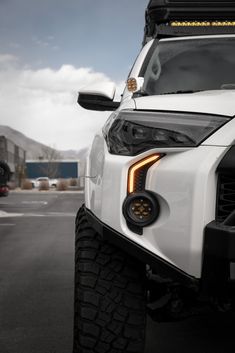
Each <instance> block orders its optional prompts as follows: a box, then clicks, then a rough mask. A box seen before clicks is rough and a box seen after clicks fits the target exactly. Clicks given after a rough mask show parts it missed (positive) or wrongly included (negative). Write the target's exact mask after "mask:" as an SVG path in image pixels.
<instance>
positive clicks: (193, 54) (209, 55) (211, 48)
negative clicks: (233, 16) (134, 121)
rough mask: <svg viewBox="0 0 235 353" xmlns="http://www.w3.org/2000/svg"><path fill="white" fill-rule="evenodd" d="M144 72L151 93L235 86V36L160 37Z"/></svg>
mask: <svg viewBox="0 0 235 353" xmlns="http://www.w3.org/2000/svg"><path fill="white" fill-rule="evenodd" d="M151 51H152V53H151ZM140 76H142V77H144V87H143V91H144V93H145V94H147V95H155V94H167V93H182V92H186V93H187V92H188V93H190V92H194V91H201V90H203V91H204V90H220V89H228V88H232V89H235V38H232V37H230V38H224V37H223V38H218V37H217V38H205V39H203V38H199V39H186V40H177V41H162V42H157V40H156V41H155V42H154V44H153V46H152V49H150V59H149V57H148V58H147V60H146V63H145V64H144V65H143V68H142V70H141V73H140Z"/></svg>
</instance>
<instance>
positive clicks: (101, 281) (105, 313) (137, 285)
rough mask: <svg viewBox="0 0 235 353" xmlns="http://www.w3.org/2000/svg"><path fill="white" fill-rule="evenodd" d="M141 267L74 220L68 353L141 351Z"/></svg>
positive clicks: (81, 220) (82, 220)
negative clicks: (71, 337) (71, 340)
mask: <svg viewBox="0 0 235 353" xmlns="http://www.w3.org/2000/svg"><path fill="white" fill-rule="evenodd" d="M145 325H146V290H145V266H144V265H143V264H140V263H138V261H136V260H133V259H132V258H130V256H128V255H126V254H125V253H124V252H122V251H120V250H119V249H117V248H115V247H114V246H112V245H110V244H108V243H107V242H104V241H102V239H101V238H100V236H99V235H98V233H96V232H95V231H94V229H93V228H91V226H90V225H89V223H88V221H87V218H86V215H85V212H84V208H83V207H82V208H81V209H80V210H79V212H78V214H77V218H76V245H75V310H74V350H73V353H96V352H97V353H124V352H125V353H144V341H145Z"/></svg>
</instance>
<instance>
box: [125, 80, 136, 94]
mask: <svg viewBox="0 0 235 353" xmlns="http://www.w3.org/2000/svg"><path fill="white" fill-rule="evenodd" d="M127 89H128V91H129V92H136V91H137V89H138V84H137V80H136V79H135V78H134V77H130V78H128V80H127Z"/></svg>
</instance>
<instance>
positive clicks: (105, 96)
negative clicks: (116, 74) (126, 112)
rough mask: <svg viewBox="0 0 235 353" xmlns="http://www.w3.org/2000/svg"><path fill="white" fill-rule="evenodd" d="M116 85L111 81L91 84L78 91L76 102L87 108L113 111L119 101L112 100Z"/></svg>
mask: <svg viewBox="0 0 235 353" xmlns="http://www.w3.org/2000/svg"><path fill="white" fill-rule="evenodd" d="M115 92H116V87H115V85H114V84H113V83H112V82H104V83H100V84H93V85H91V86H89V87H85V88H83V89H81V90H80V91H79V96H78V104H79V105H80V106H81V107H83V108H85V109H88V110H98V111H105V110H107V111H113V110H116V109H117V108H118V107H119V105H120V102H114V101H113V100H114V96H115Z"/></svg>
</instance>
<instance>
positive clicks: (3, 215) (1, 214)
mask: <svg viewBox="0 0 235 353" xmlns="http://www.w3.org/2000/svg"><path fill="white" fill-rule="evenodd" d="M22 216H23V213H8V212H4V211H0V218H9V217H22Z"/></svg>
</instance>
